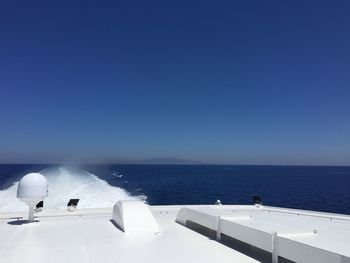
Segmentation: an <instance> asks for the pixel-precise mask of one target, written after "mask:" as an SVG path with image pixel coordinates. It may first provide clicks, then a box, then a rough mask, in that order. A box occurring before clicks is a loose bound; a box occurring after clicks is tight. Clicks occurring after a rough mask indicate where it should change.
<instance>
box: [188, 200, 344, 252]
mask: <svg viewBox="0 0 350 263" xmlns="http://www.w3.org/2000/svg"><path fill="white" fill-rule="evenodd" d="M230 207H231V208H230ZM194 210H195V211H199V212H202V213H204V214H207V215H209V216H214V217H218V216H220V217H221V219H222V220H224V221H228V222H234V223H237V224H239V225H242V226H246V227H249V228H250V229H255V230H257V231H261V232H265V233H272V232H277V233H278V235H279V236H281V237H285V238H287V239H290V240H293V241H297V242H299V243H302V244H305V245H308V246H312V247H315V248H319V249H322V250H326V251H330V252H333V253H337V254H340V255H343V256H346V257H350V216H346V215H336V214H329V213H320V212H311V211H298V210H294V209H283V208H275V207H264V208H256V207H253V206H250V207H243V206H241V207H232V206H222V207H202V208H195V209H194ZM190 220H191V219H190ZM214 228H215V226H214Z"/></svg>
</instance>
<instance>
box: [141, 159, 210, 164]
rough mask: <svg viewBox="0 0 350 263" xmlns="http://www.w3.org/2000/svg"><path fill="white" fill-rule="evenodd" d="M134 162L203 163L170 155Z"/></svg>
mask: <svg viewBox="0 0 350 263" xmlns="http://www.w3.org/2000/svg"><path fill="white" fill-rule="evenodd" d="M136 163H138V164H203V163H202V162H200V161H194V160H186V159H179V158H171V157H165V158H152V159H146V160H141V161H138V162H136Z"/></svg>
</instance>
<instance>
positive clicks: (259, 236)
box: [0, 205, 350, 263]
mask: <svg viewBox="0 0 350 263" xmlns="http://www.w3.org/2000/svg"><path fill="white" fill-rule="evenodd" d="M150 209H151V212H152V214H153V216H154V219H155V221H156V223H157V224H158V226H159V232H158V233H125V232H123V231H122V230H121V229H120V228H119V227H117V226H116V224H115V223H113V221H112V220H111V219H112V209H111V208H106V209H82V210H79V209H78V210H77V211H73V212H68V211H44V212H40V213H38V214H36V219H37V220H38V222H35V223H29V224H27V223H26V222H25V220H23V219H22V218H21V217H23V218H25V219H26V218H27V215H26V213H13V214H11V213H2V214H0V262H6V263H12V262H21V263H22V262H23V261H24V260H25V261H26V262H29V263H30V262H36V263H37V262H104V263H106V262H121V263H124V262H138V261H142V262H155V263H157V262H203V263H205V262H239V263H245V262H247V263H248V262H250V263H253V262H258V261H256V260H254V259H252V258H250V257H249V256H247V255H243V254H241V253H240V252H238V251H236V250H234V249H232V248H230V247H227V246H225V245H224V244H223V243H220V242H217V241H216V240H213V239H210V238H208V237H206V236H204V235H201V234H199V233H197V232H195V231H194V230H191V229H189V228H187V227H186V226H185V225H186V222H187V221H192V222H194V223H197V224H199V225H202V226H205V227H206V228H209V229H212V230H215V231H216V230H217V228H218V219H219V220H220V232H221V233H222V234H225V235H227V236H230V237H233V238H235V239H238V240H241V241H242V242H246V243H248V244H250V245H253V246H256V247H259V248H261V249H264V250H266V251H267V252H271V248H270V246H271V244H272V243H271V233H272V232H274V231H276V232H277V233H278V238H279V241H278V242H280V246H279V251H280V253H281V254H280V255H287V256H290V254H291V257H292V258H293V257H294V254H297V256H298V257H302V260H300V261H298V260H295V261H297V262H327V263H332V262H335V263H338V262H339V263H340V262H341V263H345V262H346V263H347V262H350V216H345V215H335V214H327V213H318V212H310V211H298V210H293V209H283V208H273V207H264V208H257V207H255V206H234V205H223V206H216V205H207V206H150ZM175 220H176V221H177V222H175ZM259 242H261V244H259ZM310 251H311V252H310ZM320 251H321V252H320ZM299 252H300V253H299ZM322 253H326V254H325V255H326V256H328V254H329V255H330V257H329V258H330V260H328V261H327V259H325V261H320V260H319V259H317V256H316V257H314V256H313V255H315V254H317V255H319V256H320V257H322V258H324V255H323V254H322ZM286 258H288V257H286ZM313 258H314V259H315V260H313Z"/></svg>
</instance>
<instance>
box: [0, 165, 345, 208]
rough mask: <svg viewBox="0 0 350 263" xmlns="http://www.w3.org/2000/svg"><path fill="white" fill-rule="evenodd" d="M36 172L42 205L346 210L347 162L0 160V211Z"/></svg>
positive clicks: (14, 202)
mask: <svg viewBox="0 0 350 263" xmlns="http://www.w3.org/2000/svg"><path fill="white" fill-rule="evenodd" d="M29 172H41V173H43V174H44V175H45V176H46V177H47V178H48V182H49V198H48V200H45V201H44V203H45V207H46V206H47V207H49V208H60V207H63V206H64V205H66V202H67V200H69V199H70V198H73V197H74V198H80V203H79V205H80V206H81V207H108V206H112V205H113V203H114V202H115V201H117V200H120V199H142V200H146V201H147V202H148V203H149V204H151V205H173V204H213V203H214V202H215V201H216V200H217V199H220V200H221V202H222V203H223V204H251V203H252V196H254V195H259V196H260V197H261V198H262V200H263V203H264V204H266V205H271V206H281V207H289V208H299V209H307V210H315V211H325V212H334V213H342V214H350V167H324V166H322V167H321V166H320V167H316V166H242V165H80V166H77V165H75V166H57V165H34V164H30V165H29V164H26V165H0V211H10V210H21V209H24V208H25V206H24V205H23V204H22V203H21V202H20V201H18V200H17V199H16V187H17V186H16V182H18V180H19V179H20V178H21V177H22V176H23V175H25V174H26V173H29Z"/></svg>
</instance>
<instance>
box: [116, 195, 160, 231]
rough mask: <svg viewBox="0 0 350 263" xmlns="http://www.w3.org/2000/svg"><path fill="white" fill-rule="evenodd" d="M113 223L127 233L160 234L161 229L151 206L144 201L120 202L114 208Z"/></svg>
mask: <svg viewBox="0 0 350 263" xmlns="http://www.w3.org/2000/svg"><path fill="white" fill-rule="evenodd" d="M113 221H114V223H115V224H116V225H117V226H118V227H119V228H120V229H122V230H123V231H124V232H125V233H135V232H139V233H158V232H159V227H158V224H157V222H156V220H155V219H154V216H153V214H152V212H151V210H150V209H149V206H148V205H146V204H145V203H144V202H142V201H136V200H123V201H118V202H117V203H116V204H115V205H114V207H113Z"/></svg>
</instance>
